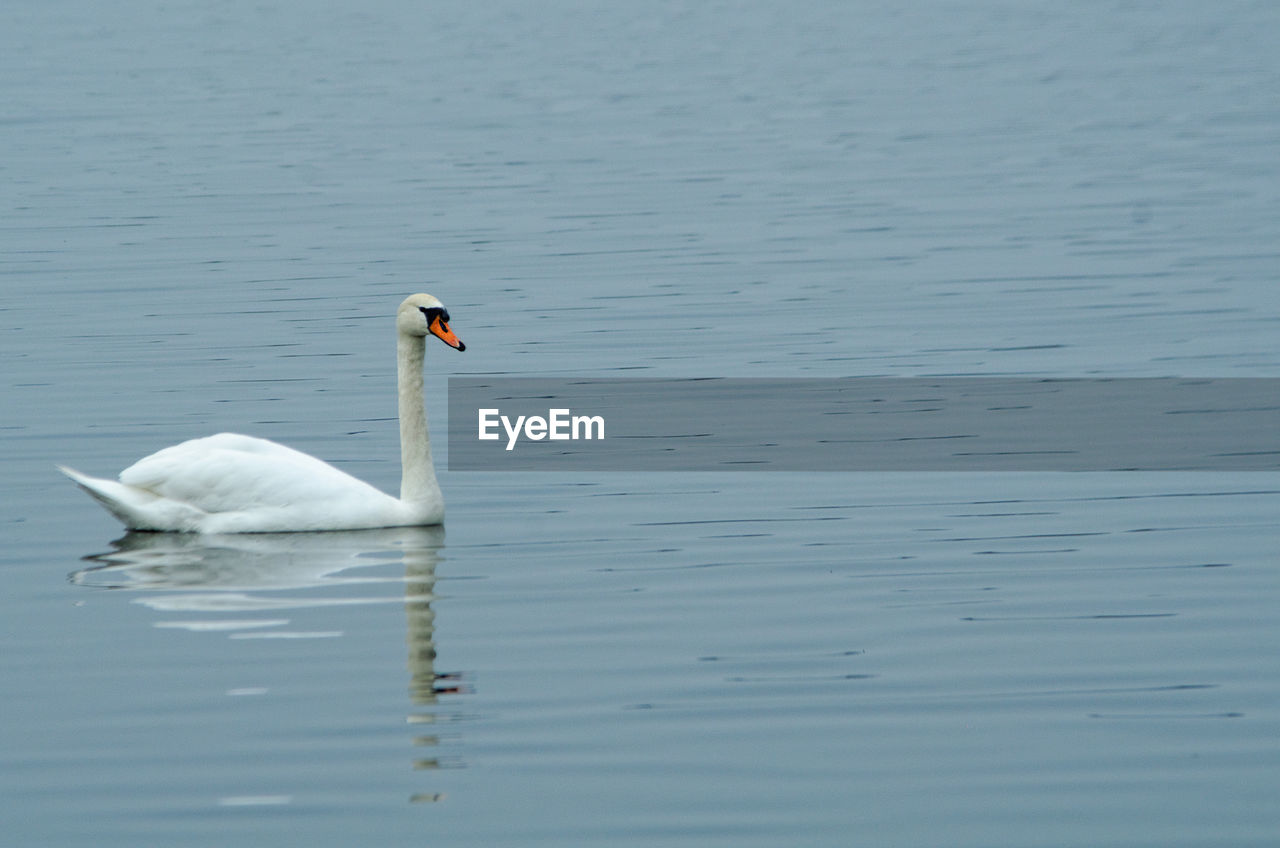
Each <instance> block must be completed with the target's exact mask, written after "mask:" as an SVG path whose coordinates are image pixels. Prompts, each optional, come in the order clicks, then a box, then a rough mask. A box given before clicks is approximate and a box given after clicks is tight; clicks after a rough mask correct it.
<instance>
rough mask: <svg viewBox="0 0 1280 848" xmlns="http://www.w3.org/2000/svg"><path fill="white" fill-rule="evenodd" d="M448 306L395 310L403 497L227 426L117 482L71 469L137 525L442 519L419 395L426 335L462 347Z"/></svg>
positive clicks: (335, 524)
mask: <svg viewBox="0 0 1280 848" xmlns="http://www.w3.org/2000/svg"><path fill="white" fill-rule="evenodd" d="M448 320H449V313H448V311H446V310H445V308H444V306H443V305H442V304H441V303H440V301H438V300H436V299H435V298H434V297H432V296H431V295H428V294H415V295H412V296H410V297H409V298H406V299H405V301H404V303H402V304H400V309H399V311H398V312H397V313H396V328H397V331H398V332H397V354H398V358H397V374H398V382H399V395H400V459H401V464H402V466H403V469H402V471H403V476H402V478H401V484H400V497H398V498H394V497H392V496H391V495H388V494H386V493H384V492H381V491H379V490H378V489H375V488H374V487H373V486H370V485H369V484H368V483H365V482H363V481H361V480H357V479H356V478H355V477H352V476H351V475H350V474H347V473H346V472H343V471H339V470H338V469H336V468H334V467H333V466H332V465H330V464H328V463H327V462H324V461H322V460H319V459H316V458H315V457H313V456H308V455H307V454H305V453H302V452H301V451H296V450H294V449H293V448H288V447H285V446H284V445H281V444H277V443H275V442H272V441H268V440H267V439H258V438H255V437H253V436H241V435H239V434H236V433H221V434H219V435H216V436H208V437H206V438H203V439H192V440H191V441H187V442H183V443H181V444H178V445H174V446H173V447H169V448H165V449H164V450H161V451H158V452H156V453H153V454H151V455H150V456H148V457H144V458H143V459H140V460H138V461H137V462H135V463H134V464H133V465H131V466H129V467H128V468H126V469H125V470H124V471H122V472H120V479H119V480H118V481H117V480H103V479H99V478H95V477H89V476H87V475H84V474H81V473H80V472H78V471H74V470H72V469H70V468H62V467H61V466H59V467H60V468H61V470H62V472H63V473H64V474H66V475H67V476H68V477H70V478H71V479H72V480H74V481H75V482H76V483H77V484H78V485H80V487H81V488H83V489H84V490H85V491H86V492H88V493H89V494H90V495H92V496H93V497H94V498H96V499H97V500H98V502H99V503H101V504H102V505H103V506H104V507H106V508H107V510H108V511H109V512H110V513H111V514H112V515H114V516H115V517H116V518H118V519H120V520H121V521H122V522H124V524H125V526H127V527H129V528H130V529H132V530H164V531H178V532H195V533H279V532H293V531H303V530H361V529H367V528H373V527H405V526H417V525H427V524H439V523H440V522H441V521H442V520H443V519H444V499H443V497H442V496H441V494H440V486H439V484H438V483H437V482H436V473H435V468H434V466H433V465H432V462H431V443H430V438H429V435H428V433H427V415H426V410H425V408H424V407H423V397H422V360H423V356H424V354H425V347H426V344H425V341H426V336H427V335H428V334H430V335H434V336H436V337H438V338H440V339H441V340H443V341H444V342H445V343H446V344H448V345H450V346H451V347H455V348H457V349H458V350H463V349H464V346H463V344H462V342H460V341H458V338H457V337H456V336H455V335H453V332H452V331H451V330H450V329H449V325H448Z"/></svg>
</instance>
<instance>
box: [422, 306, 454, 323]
mask: <svg viewBox="0 0 1280 848" xmlns="http://www.w3.org/2000/svg"><path fill="white" fill-rule="evenodd" d="M418 311H419V312H421V313H422V317H424V318H426V319H427V323H428V324H430V323H431V322H432V321H434V320H435V319H436V318H439V319H440V320H441V321H443V322H445V323H446V324H448V323H449V310H447V309H442V308H440V307H439V306H419V307H418Z"/></svg>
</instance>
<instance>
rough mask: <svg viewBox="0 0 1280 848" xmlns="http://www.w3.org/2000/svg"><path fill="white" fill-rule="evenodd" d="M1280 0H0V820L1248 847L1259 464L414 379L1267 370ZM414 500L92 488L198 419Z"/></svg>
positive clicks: (1266, 719)
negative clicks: (1042, 468)
mask: <svg viewBox="0 0 1280 848" xmlns="http://www.w3.org/2000/svg"><path fill="white" fill-rule="evenodd" d="M1278 41H1280V6H1277V5H1275V4H1273V3H1268V2H1255V3H1251V2H1228V3H1225V4H1203V3H1196V2H1182V0H1178V1H1177V2H1169V3H1158V4H1157V3H1128V2H1118V0H1098V1H1097V2H1083V3H1074V4H1060V3H1057V4H1050V3H1040V2H1029V3H998V2H979V0H955V2H937V3H928V4H900V3H881V2H851V3H845V4H834V3H825V2H824V3H819V2H807V0H801V2H792V3H787V4H773V3H763V2H742V3H717V2H712V3H696V4H694V3H681V2H655V3H639V4H616V3H603V2H598V3H597V2H573V3H568V2H565V3H561V2H553V3H544V4H524V3H514V2H506V0H499V2H491V3H486V4H462V3H442V4H427V5H426V7H425V8H424V7H423V5H422V4H412V3H407V2H396V0H385V2H372V3H365V4H361V5H360V7H359V9H358V10H357V9H356V8H355V7H352V6H350V5H349V4H336V3H317V4H311V3H305V4H304V3H298V2H292V3H291V2H267V3H261V2H254V3H249V2H241V0H218V2H212V3H209V2H199V3H197V2H189V1H188V0H178V2H164V3H161V2H140V1H139V2H132V1H131V2H123V3H111V4H103V3H89V2H83V0H66V2H56V3H23V4H19V3H10V4H6V5H5V6H4V8H3V9H2V10H0V79H3V80H4V86H5V92H6V97H5V108H4V110H3V114H2V115H0V153H2V154H3V155H2V156H0V173H2V174H3V183H4V185H5V191H4V193H3V200H4V202H3V203H2V204H0V262H2V263H3V264H2V265H0V275H3V285H4V291H5V294H6V297H5V298H4V302H3V304H2V305H0V320H2V321H3V333H0V339H3V346H4V347H3V351H2V352H0V353H2V355H3V362H4V371H3V383H2V385H3V392H4V401H3V410H4V411H3V416H2V417H0V434H2V436H3V446H4V447H3V459H4V475H3V482H0V526H3V528H4V530H3V532H4V540H5V544H4V546H3V549H2V550H0V563H2V567H3V577H2V579H3V581H4V583H3V591H2V592H0V621H3V628H4V645H5V650H4V651H3V652H2V653H0V695H2V697H0V711H2V712H3V716H2V720H0V756H2V757H3V768H2V769H0V817H2V818H3V821H4V830H5V838H6V839H7V840H10V841H11V842H12V844H14V845H56V846H95V848H102V846H134V845H172V846H214V845H227V844H237V843H240V844H252V845H311V846H346V845H351V844H357V843H358V844H376V845H393V846H399V845H422V844H442V845H453V846H468V845H474V846H501V845H512V846H515V845H520V846H529V845H545V846H563V845H637V846H639V845H644V846H650V845H689V846H693V845H697V846H716V845H726V846H727V845H733V846H777V845H806V846H819V845H830V846H837V845H838V846H845V845H855V844H856V845H868V846H898V845H901V846H1000V845H1007V846H1034V845H1044V846H1050V845H1053V846H1060V845H1097V846H1102V845H1106V846H1154V845H1159V846H1173V845H1185V846H1199V845H1209V844H1211V845H1219V846H1244V845H1258V846H1262V845H1273V844H1275V841H1276V838H1277V832H1278V830H1280V805H1278V804H1277V803H1276V787H1277V785H1278V783H1280V742H1278V740H1280V652H1278V651H1277V650H1276V644H1277V640H1278V639H1280V626H1277V624H1276V623H1275V608H1276V605H1277V602H1278V601H1280V572H1278V571H1277V569H1276V551H1277V542H1278V541H1280V477H1278V476H1277V475H1276V474H1274V473H1222V472H1218V473H1207V472H1206V473H1180V472H1178V473H1175V472H1170V473H1131V474H1120V473H1111V474H1108V473H1096V474H1095V473H1081V474H1069V473H1016V474H1015V473H952V474H947V473H909V474H907V473H900V474H891V473H859V474H806V473H783V472H775V473H738V474H715V473H679V472H670V473H665V472H664V473H642V472H629V473H593V474H587V473H557V472H539V473H524V474H512V473H500V472H495V473H466V472H461V471H454V472H452V473H450V472H448V471H447V470H445V466H446V462H447V445H445V444H444V443H443V439H442V438H440V437H442V436H443V430H444V428H443V420H444V419H443V413H444V409H445V405H444V404H445V397H444V389H445V384H446V383H445V381H446V378H447V377H448V376H490V375H502V376H518V377H527V376H564V375H568V376H572V375H584V376H595V377H619V376H646V377H673V378H681V377H705V376H713V377H755V376H767V377H791V376H803V377H843V376H891V377H914V376H930V377H945V376H959V375H970V376H976V375H982V376H986V375H991V376H1009V377H1018V376H1049V377H1166V376H1180V377H1183V376H1193V377H1267V378H1276V377H1280V332H1278V331H1280V298H1278V297H1277V296H1276V293H1275V292H1276V282H1277V268H1278V267H1280V262H1278V260H1280V247H1277V239H1276V234H1277V232H1278V231H1280V156H1277V145H1278V144H1280V101H1277V99H1276V98H1275V97H1274V92H1275V91H1276V90H1277V86H1278V85H1280V53H1277V51H1276V49H1275V45H1276V44H1277V43H1278ZM420 290H425V291H430V292H432V293H434V294H436V295H437V296H439V297H440V298H441V299H442V300H443V301H444V302H445V303H446V304H447V305H448V307H449V309H450V312H451V313H452V317H453V322H452V323H453V327H454V329H455V330H456V331H457V333H458V334H459V336H460V337H461V338H462V339H463V340H464V341H465V342H466V343H467V347H468V349H467V351H466V352H465V353H463V354H456V353H454V352H452V351H450V350H448V349H446V348H445V347H443V346H439V345H437V346H434V347H433V348H431V349H430V350H429V354H428V360H427V366H428V372H429V373H428V377H427V388H428V403H429V406H430V408H431V410H432V421H433V424H434V432H435V434H436V435H437V442H436V445H435V450H436V459H437V464H438V465H439V466H440V467H441V469H442V473H441V482H442V486H443V488H444V491H445V495H446V498H447V501H448V505H449V514H448V520H447V533H446V532H443V531H432V530H412V529H411V530H394V531H391V530H388V531H369V532H364V533H350V534H347V533H341V534H319V535H307V534H302V535H285V536H257V537H239V538H237V537H217V538H197V537H181V536H165V535H142V536H130V537H124V538H122V532H121V531H120V528H119V527H118V525H116V524H115V522H114V521H113V520H112V519H111V518H110V517H109V516H108V515H107V514H106V513H105V512H103V511H102V510H101V509H99V508H98V507H97V506H96V505H95V504H94V503H93V502H91V501H90V500H89V499H88V498H86V497H85V496H84V495H83V494H82V493H81V492H79V491H77V490H76V488H75V487H74V486H72V485H70V484H69V483H68V482H67V481H66V480H65V479H63V478H61V476H60V475H58V474H57V473H56V471H54V469H53V465H54V463H56V462H62V463H66V464H69V465H72V466H75V467H77V468H80V469H81V470H83V471H86V472H89V473H95V474H102V475H109V474H113V473H114V472H116V471H118V470H119V469H121V468H123V467H124V466H126V465H128V464H129V463H130V462H132V461H133V460H134V459H136V458H138V457H140V456H142V455H144V454H146V453H149V452H151V451H153V450H155V449H157V448H160V447H162V446H164V445H167V444H172V443H175V442H177V441H180V440H182V439H185V438H190V437H193V436H198V435H204V434H208V433H213V432H217V431H220V430H235V431H242V432H249V433H252V434H255V435H260V436H266V437H269V438H273V439H277V440H279V441H282V442H285V443H287V444H290V445H292V446H294V447H297V448H300V449H302V450H306V451H308V452H310V453H314V454H316V455H318V456H321V457H323V458H325V459H328V460H330V461H333V462H334V463H335V464H337V465H339V466H340V467H342V468H344V469H345V470H348V471H350V472H352V473H354V474H356V475H357V476H360V477H362V478H364V479H367V480H369V481H371V482H373V483H375V484H376V485H378V486H380V487H382V488H384V489H386V490H391V491H394V490H395V489H396V487H397V485H398V474H399V471H398V461H397V460H398V451H397V438H398V433H397V429H396V422H395V414H396V409H395V398H394V385H395V382H394V365H395V363H394V358H393V349H394V343H393V339H392V337H391V323H390V315H391V313H392V312H393V311H394V309H395V306H396V305H397V304H398V303H399V301H400V299H401V298H402V297H403V296H404V295H405V294H408V293H410V292H413V291H420Z"/></svg>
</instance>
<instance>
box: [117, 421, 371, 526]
mask: <svg viewBox="0 0 1280 848" xmlns="http://www.w3.org/2000/svg"><path fill="white" fill-rule="evenodd" d="M120 482H122V483H124V484H125V485H128V486H135V487H138V488H140V489H145V490H147V491H150V492H153V493H155V494H156V495H158V496H160V497H162V498H167V499H170V500H175V501H179V502H182V503H186V504H190V505H191V506H194V507H196V508H198V509H200V510H203V511H204V512H207V513H221V512H244V511H245V510H252V509H255V508H262V507H294V508H296V507H298V506H300V505H303V504H307V503H318V502H330V501H333V500H339V499H351V498H359V499H362V500H363V499H372V500H380V499H384V498H388V497H389V496H388V495H386V494H385V493H383V492H380V491H379V490H378V489H375V488H374V487H373V486H370V485H369V484H368V483H365V482H363V481H362V480H358V479H356V478H355V477H352V476H351V475H349V474H347V473H345V472H342V471H339V470H338V469H337V468H334V467H333V466H332V465H329V464H328V463H327V462H323V461H321V460H319V459H316V458H315V457H313V456H308V455H307V454H305V453H302V452H300V451H296V450H293V449H292V448H288V447H285V446H284V445H281V444H277V443H276V442H272V441H268V440H267V439H258V438H254V437H252V436H242V435H239V434H236V433H220V434H218V435H216V436H208V437H206V438H203V439H192V440H191V441H188V442H183V443H181V444H178V445H174V446H173V447H168V448H165V449H164V450H161V451H157V452H156V453H153V454H152V455H150V456H147V457H144V458H142V459H140V460H138V461H137V462H135V463H134V464H133V465H131V466H129V467H128V468H126V469H125V470H124V471H122V472H120Z"/></svg>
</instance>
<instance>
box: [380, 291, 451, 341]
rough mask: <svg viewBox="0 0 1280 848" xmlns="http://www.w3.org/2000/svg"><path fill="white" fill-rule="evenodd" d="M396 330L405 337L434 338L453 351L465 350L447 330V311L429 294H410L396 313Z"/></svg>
mask: <svg viewBox="0 0 1280 848" xmlns="http://www.w3.org/2000/svg"><path fill="white" fill-rule="evenodd" d="M396 329H397V330H399V331H400V332H402V333H404V334H405V335H407V336H428V335H430V336H435V337H436V338H437V339H439V340H440V341H442V342H444V343H445V344H447V345H448V346H449V347H451V348H454V349H455V350H466V349H467V346H466V345H464V344H463V343H462V342H461V341H460V340H459V339H458V337H457V336H455V335H454V334H453V330H450V329H449V310H447V309H445V308H444V304H443V303H441V302H440V301H438V300H436V299H435V298H434V297H432V296H431V295H429V294H411V295H409V296H408V297H406V298H405V299H404V303H402V304H400V309H399V310H397V311H396Z"/></svg>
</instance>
